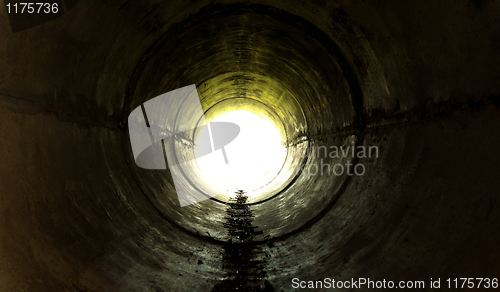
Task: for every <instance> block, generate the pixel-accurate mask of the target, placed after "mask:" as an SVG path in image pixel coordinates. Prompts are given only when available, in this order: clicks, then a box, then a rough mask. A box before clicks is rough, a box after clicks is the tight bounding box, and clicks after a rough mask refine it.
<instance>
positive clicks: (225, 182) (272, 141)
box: [128, 85, 287, 207]
mask: <svg viewBox="0 0 500 292" xmlns="http://www.w3.org/2000/svg"><path fill="white" fill-rule="evenodd" d="M179 99H182V100H183V102H182V103H179V102H178V101H179ZM179 104H180V106H179ZM165 112H170V113H172V112H177V113H181V115H168V114H165ZM186 113H189V114H186ZM172 116H173V117H175V118H172ZM178 116H180V117H178ZM198 117H199V119H200V120H199V121H200V122H199V123H198V125H197V126H195V125H194V124H192V121H193V118H195V119H196V118H198ZM128 125H129V135H130V142H131V146H132V152H133V156H134V160H135V163H136V164H137V166H139V167H141V168H145V169H166V167H167V163H166V161H168V167H169V169H170V173H171V175H172V178H173V182H174V187H175V190H176V192H177V196H178V198H179V203H180V205H181V207H184V206H188V205H191V204H195V203H198V202H201V201H204V200H206V199H209V198H210V197H215V196H219V195H221V194H222V195H228V196H230V197H232V196H235V195H236V192H237V191H238V190H243V191H244V192H245V193H246V194H248V197H258V196H259V194H261V193H263V191H262V190H263V189H265V188H264V187H265V186H266V185H267V184H269V183H270V182H271V181H273V179H274V178H276V176H277V175H278V174H279V172H280V170H281V168H282V167H283V164H284V162H285V160H286V156H287V150H286V148H285V146H284V142H283V141H282V135H281V132H280V130H279V129H278V128H277V127H276V125H274V123H273V122H271V121H270V120H269V119H268V118H266V117H265V116H262V115H260V114H259V113H258V112H257V113H255V112H250V111H241V110H239V111H230V112H227V113H225V114H222V115H218V116H215V117H214V118H213V119H212V120H210V121H208V120H205V113H204V112H203V109H202V107H201V103H200V99H199V96H198V93H197V90H196V86H195V85H189V86H186V87H183V88H179V89H176V90H173V91H170V92H167V93H165V94H162V95H160V96H157V97H155V98H153V99H150V100H148V101H147V102H145V103H144V104H142V105H140V106H138V107H137V108H136V109H134V110H133V111H132V112H131V114H130V116H129V118H128ZM174 125H175V127H174ZM185 137H193V140H194V141H193V145H194V148H191V149H193V151H191V150H187V149H189V147H187V146H185V145H184V146H178V145H177V144H176V143H173V144H172V143H170V142H169V143H167V142H165V141H167V140H168V141H182V142H184V143H181V144H186V143H185V142H186V141H187V140H185V139H184V138H185ZM194 137H195V138H194ZM188 142H189V141H188ZM187 144H189V143H187ZM172 145H176V146H174V147H172ZM186 147H187V148H186ZM181 148H182V149H181ZM189 151H191V154H189V153H188V152H189ZM193 152H194V153H193ZM186 153H187V154H186ZM192 160H195V161H194V163H195V164H196V166H197V170H198V171H199V173H198V176H199V177H202V178H203V179H204V182H205V184H206V185H208V186H209V187H210V191H209V193H204V192H203V191H195V190H193V187H192V182H191V181H189V180H188V179H187V178H186V176H185V175H184V170H183V169H182V166H183V165H192V164H193V163H192V162H191V161H192ZM195 172H196V170H195Z"/></svg>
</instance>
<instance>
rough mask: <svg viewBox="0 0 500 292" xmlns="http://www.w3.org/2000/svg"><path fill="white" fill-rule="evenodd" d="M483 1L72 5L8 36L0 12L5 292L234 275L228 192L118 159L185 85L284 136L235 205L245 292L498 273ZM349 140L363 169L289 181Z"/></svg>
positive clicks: (490, 70) (211, 280) (491, 78)
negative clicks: (243, 110)
mask: <svg viewBox="0 0 500 292" xmlns="http://www.w3.org/2000/svg"><path fill="white" fill-rule="evenodd" d="M499 10H500V7H499V5H498V2H495V1H458V2H457V1H438V2H436V1H419V2H418V3H410V2H403V1H383V2H368V3H366V2H363V1H337V2H328V1H294V2H292V3H290V2H289V1H245V2H244V3H240V4H233V3H232V1H141V2H140V3H137V2H132V1H106V2H104V3H103V2H102V1H80V3H78V4H77V5H76V6H75V7H74V8H73V9H71V10H70V11H68V12H67V13H66V14H64V15H62V16H61V17H59V18H57V19H54V20H52V21H50V22H47V23H45V24H43V25H40V26H36V27H33V28H30V29H27V30H23V31H20V32H16V33H13V32H12V30H11V27H10V24H9V21H8V17H7V14H6V11H5V10H3V9H0V13H1V15H0V19H2V21H1V23H0V39H1V45H0V60H1V61H0V69H1V70H0V102H1V104H2V106H1V107H0V111H1V115H0V117H1V118H2V122H1V123H0V127H1V131H0V133H2V137H1V145H2V147H0V153H1V154H2V155H1V157H2V158H3V163H2V167H1V168H0V171H1V174H0V202H1V204H0V214H1V219H0V222H1V225H0V226H1V228H0V243H1V244H0V286H1V287H2V289H1V291H211V290H212V289H214V287H216V286H217V285H220V284H221V283H222V282H223V280H224V279H225V277H226V276H227V273H232V272H234V266H233V267H232V268H231V269H233V270H228V269H227V268H226V267H224V264H225V263H224V261H223V258H224V253H225V252H227V249H228V245H230V244H229V243H228V242H227V240H228V234H227V232H226V230H225V229H224V228H223V227H222V226H223V224H224V216H225V215H226V213H225V212H226V209H227V205H226V204H222V203H220V202H217V201H213V200H207V201H204V202H203V203H201V204H199V205H193V206H190V207H185V208H180V207H177V206H176V204H175V203H176V202H175V200H176V194H175V191H174V188H173V186H172V180H171V177H170V175H169V174H168V171H167V170H166V171H146V170H143V169H139V168H137V167H136V166H135V165H134V163H133V158H132V154H131V149H130V143H129V141H128V133H127V125H126V119H127V116H128V114H129V113H130V111H131V110H132V109H134V108H135V107H137V106H138V105H139V104H141V103H143V102H144V101H146V100H148V99H150V98H152V97H155V96H157V95H159V94H161V93H163V92H166V91H169V90H173V89H176V88H178V87H181V86H185V85H189V84H196V86H197V87H198V90H199V94H200V98H201V101H202V105H203V107H204V109H205V110H207V109H210V108H212V109H213V111H212V114H213V115H216V114H217V113H218V111H219V112H223V111H227V110H230V109H231V108H232V106H228V107H225V108H224V107H219V108H217V107H214V105H216V104H218V103H220V102H221V101H223V100H228V101H227V102H231V100H232V101H235V100H236V98H239V99H241V103H242V104H243V105H238V106H246V107H247V108H248V109H250V110H254V111H263V110H269V111H272V112H273V113H274V114H275V117H276V119H275V121H276V122H277V123H282V124H283V127H284V129H285V131H284V132H285V133H286V135H285V137H286V142H287V143H288V145H289V150H290V153H289V157H288V158H287V159H288V162H287V164H286V167H285V171H283V174H282V176H283V177H282V178H280V180H279V181H280V182H281V184H280V185H276V186H275V187H276V189H269V190H268V192H269V194H268V195H269V196H268V198H269V200H266V201H265V202H261V203H259V202H254V203H255V204H253V205H251V207H250V209H251V210H252V213H253V215H254V216H255V220H254V221H253V223H254V224H255V226H258V228H257V230H258V231H261V232H259V233H258V234H256V235H255V238H254V242H253V243H252V245H253V247H252V248H254V251H255V258H256V259H257V261H258V262H259V265H262V268H261V270H262V271H263V272H264V274H263V275H261V277H260V278H259V277H254V278H252V277H253V276H251V277H250V276H249V278H248V279H246V280H247V281H248V282H251V283H252V285H259V284H260V286H261V287H263V282H264V280H268V281H269V282H270V283H271V284H272V286H273V287H274V288H275V290H276V291H293V289H292V288H291V284H292V282H291V280H292V278H295V277H298V278H300V279H301V280H319V279H323V278H325V277H330V278H338V279H346V280H347V279H350V278H356V277H370V278H373V279H377V280H382V279H387V280H398V281H399V280H426V281H428V279H430V278H431V277H433V278H437V277H441V278H443V279H444V278H447V277H453V278H455V277H490V278H493V277H498V274H499V272H500V266H499V265H498V263H499V262H500V261H499V260H500V255H499V252H498V248H497V247H498V246H499V244H500V235H499V234H500V233H499V231H500V224H499V222H500V221H499V213H498V190H499V184H500V183H499V180H498V178H497V176H498V173H499V170H500V167H499V161H500V157H499V156H500V153H499V152H498V149H499V146H500V139H499V137H498V136H497V135H496V133H497V129H498V126H499V125H500V118H499V109H498V107H499V106H500V97H499V91H500V87H499V76H500V67H499V66H498V65H499V64H500V26H499V25H498V23H500V21H499V18H500V14H499V12H500V11H499ZM235 104H238V103H235ZM233 107H236V106H233ZM304 137H305V139H306V140H303V139H304ZM301 141H306V142H301ZM353 142H354V143H355V145H365V146H378V147H379V149H380V155H379V156H378V157H375V158H372V159H359V161H357V162H359V163H363V165H365V167H366V172H365V174H364V175H363V176H346V175H343V176H332V175H328V176H327V175H319V174H318V175H316V176H313V177H311V178H310V179H308V177H307V176H308V175H306V174H305V173H299V175H297V176H295V174H296V170H297V167H299V166H300V165H301V164H302V163H305V165H306V167H307V166H310V165H314V164H318V163H321V162H320V159H319V158H318V157H309V158H308V159H306V160H302V159H296V155H293V154H294V153H300V151H302V150H301V149H302V148H300V146H301V145H304V143H306V144H307V143H310V145H312V146H319V145H325V146H342V145H352V144H353ZM311 149H312V150H311V151H313V153H314V151H315V150H314V149H315V148H314V147H311ZM326 162H328V163H331V164H334V163H336V162H338V161H335V160H334V159H332V160H328V161H325V163H326ZM354 162H356V161H354ZM192 171H195V169H194V168H193V169H192ZM193 177H194V176H193ZM195 183H196V182H195ZM199 183H202V182H199ZM233 264H234V263H233ZM219 287H220V286H219Z"/></svg>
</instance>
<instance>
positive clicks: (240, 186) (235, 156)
mask: <svg viewBox="0 0 500 292" xmlns="http://www.w3.org/2000/svg"><path fill="white" fill-rule="evenodd" d="M212 121H213V122H231V123H235V124H237V125H239V126H240V134H239V135H238V137H236V139H234V140H233V141H232V142H231V143H229V144H228V145H227V146H225V151H226V154H227V158H228V161H229V164H226V163H225V162H224V157H223V154H222V151H221V150H217V151H215V152H213V153H211V154H209V155H205V156H202V157H199V158H197V159H196V162H197V164H198V166H199V168H200V170H201V173H202V174H203V175H204V176H205V179H206V181H207V182H208V183H210V184H211V185H212V186H213V187H215V188H217V189H219V190H221V191H228V192H229V194H228V195H234V194H233V192H235V191H236V190H244V191H246V192H249V193H248V196H249V197H250V196H252V195H256V194H257V193H256V192H253V193H252V191H254V190H256V189H259V188H261V187H263V186H265V185H266V184H268V183H269V182H270V181H272V180H273V179H274V178H275V177H276V175H277V174H278V173H279V171H280V170H281V168H282V166H283V163H284V161H285V159H286V148H285V147H284V146H283V145H282V140H281V135H280V131H279V130H278V129H277V128H276V127H275V126H274V124H273V123H272V122H271V121H270V120H268V119H267V118H264V117H261V116H259V115H256V114H254V113H251V112H247V111H234V112H230V113H227V114H224V115H221V116H218V117H216V118H214V119H213V120H212ZM202 131H208V129H207V127H205V128H204V129H203V130H202ZM195 154H196V150H195Z"/></svg>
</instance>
